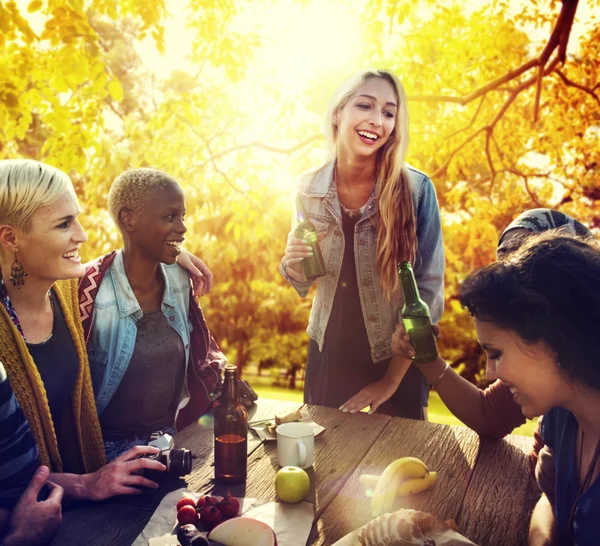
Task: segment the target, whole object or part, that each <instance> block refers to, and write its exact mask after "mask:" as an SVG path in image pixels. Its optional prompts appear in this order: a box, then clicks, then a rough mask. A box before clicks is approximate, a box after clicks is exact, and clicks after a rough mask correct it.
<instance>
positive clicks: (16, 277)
mask: <svg viewBox="0 0 600 546" xmlns="http://www.w3.org/2000/svg"><path fill="white" fill-rule="evenodd" d="M25 277H27V273H25V269H23V264H22V263H21V262H20V261H19V259H18V258H17V253H16V252H15V261H14V262H13V264H12V268H11V270H10V282H12V283H13V286H16V287H17V288H21V286H23V285H24V284H25Z"/></svg>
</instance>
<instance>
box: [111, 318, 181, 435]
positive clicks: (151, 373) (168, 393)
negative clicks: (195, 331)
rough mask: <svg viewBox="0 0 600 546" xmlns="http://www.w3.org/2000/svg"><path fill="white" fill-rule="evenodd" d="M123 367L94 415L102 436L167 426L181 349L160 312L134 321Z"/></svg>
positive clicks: (141, 432)
mask: <svg viewBox="0 0 600 546" xmlns="http://www.w3.org/2000/svg"><path fill="white" fill-rule="evenodd" d="M136 326H137V336H136V340H135V347H134V349H133V354H132V356H131V360H130V362H129V366H128V368H127V371H126V372H125V374H124V375H123V379H122V380H121V383H120V385H119V386H118V388H117V390H116V392H115V394H114V395H113V397H112V399H111V401H110V402H109V404H108V406H107V407H106V409H105V410H104V412H103V413H102V415H101V416H100V424H101V426H102V434H103V436H104V440H105V441H108V440H125V439H129V438H133V437H135V436H146V435H148V434H151V433H152V432H155V431H157V430H162V429H163V428H165V427H167V426H168V427H172V426H173V423H174V421H175V412H176V411H177V404H178V402H179V399H180V395H181V389H182V387H183V381H184V375H185V349H184V346H183V342H182V340H181V338H180V337H179V334H178V333H177V332H176V331H175V330H174V329H173V328H172V327H171V326H169V323H168V321H167V319H166V317H165V316H164V315H163V313H162V311H161V310H160V308H159V309H157V310H156V311H151V312H147V313H144V316H143V317H142V318H141V319H140V320H138V322H137V323H136Z"/></svg>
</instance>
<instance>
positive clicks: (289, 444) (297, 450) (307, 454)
mask: <svg viewBox="0 0 600 546" xmlns="http://www.w3.org/2000/svg"><path fill="white" fill-rule="evenodd" d="M314 457H315V431H314V430H313V428H312V427H311V426H310V425H309V424H308V423H284V424H283V425H279V426H278V427H277V462H279V466H282V467H283V466H299V467H300V468H310V467H311V466H312V465H313V462H314Z"/></svg>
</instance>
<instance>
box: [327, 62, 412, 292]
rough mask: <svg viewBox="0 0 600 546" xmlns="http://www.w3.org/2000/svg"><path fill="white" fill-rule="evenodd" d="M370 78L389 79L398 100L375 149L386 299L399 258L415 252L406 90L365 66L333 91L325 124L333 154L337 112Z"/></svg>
mask: <svg viewBox="0 0 600 546" xmlns="http://www.w3.org/2000/svg"><path fill="white" fill-rule="evenodd" d="M371 78H381V79H383V80H385V81H387V82H389V83H390V85H391V86H392V88H393V89H394V92H395V94H396V98H397V100H398V111H397V113H396V123H395V126H394V130H393V131H392V133H391V134H390V136H389V138H388V140H387V141H386V143H385V144H384V145H383V146H382V147H381V149H380V150H379V151H378V152H377V160H376V166H375V173H376V174H375V176H376V182H377V197H378V199H379V212H378V214H379V219H378V221H377V222H376V225H377V266H378V268H379V279H380V282H381V286H382V288H383V291H384V293H385V295H386V296H387V298H388V299H390V298H391V295H392V294H393V293H394V292H395V291H396V290H398V288H399V280H398V270H397V265H398V262H400V261H410V262H414V260H415V256H416V253H417V230H416V219H415V210H414V206H413V201H412V197H411V195H410V190H409V187H408V176H409V175H408V172H407V169H406V166H405V163H404V158H405V156H406V150H407V148H408V108H407V107H406V94H405V92H404V88H403V87H402V84H401V83H400V81H399V80H398V78H397V77H396V76H395V75H394V74H392V73H391V72H389V71H387V70H373V69H370V70H364V71H362V72H360V73H359V74H357V75H356V76H354V77H353V78H352V79H350V80H348V81H347V82H346V83H345V84H344V85H342V86H341V87H340V88H339V89H338V91H337V92H336V93H335V95H334V97H333V99H332V102H331V105H330V107H329V111H328V117H327V121H326V126H325V132H326V134H327V140H328V142H329V145H330V148H331V151H332V154H333V156H334V157H335V145H336V141H337V136H338V127H337V125H336V124H334V123H333V117H334V114H335V113H336V112H338V111H339V110H341V109H342V108H343V107H344V106H345V105H346V103H347V102H348V100H349V99H350V97H351V96H352V95H353V94H354V93H355V92H356V91H357V90H358V88H359V87H361V86H362V85H363V84H364V83H365V82H366V81H367V80H369V79H371Z"/></svg>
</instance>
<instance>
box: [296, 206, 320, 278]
mask: <svg viewBox="0 0 600 546" xmlns="http://www.w3.org/2000/svg"><path fill="white" fill-rule="evenodd" d="M296 216H297V218H298V220H299V222H300V223H299V224H298V225H297V226H296V229H295V230H294V237H296V238H297V239H302V241H303V242H304V243H306V244H307V245H309V246H310V248H311V249H312V256H307V257H305V258H302V271H303V272H304V276H305V277H306V279H307V280H309V281H311V280H314V279H318V278H319V277H323V276H324V275H325V274H326V272H327V271H326V270H325V261H324V260H323V254H322V253H321V247H320V246H319V240H318V237H317V230H316V229H315V226H314V224H313V223H312V222H311V221H310V219H309V218H308V214H306V210H305V209H304V205H302V200H301V199H300V196H296Z"/></svg>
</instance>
